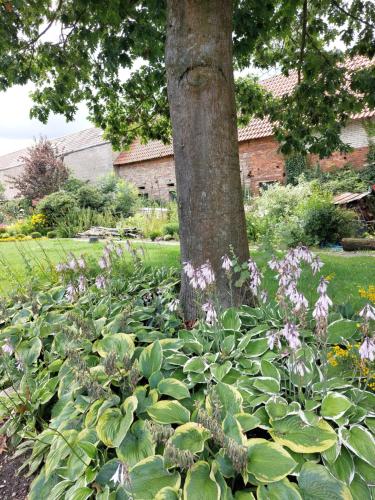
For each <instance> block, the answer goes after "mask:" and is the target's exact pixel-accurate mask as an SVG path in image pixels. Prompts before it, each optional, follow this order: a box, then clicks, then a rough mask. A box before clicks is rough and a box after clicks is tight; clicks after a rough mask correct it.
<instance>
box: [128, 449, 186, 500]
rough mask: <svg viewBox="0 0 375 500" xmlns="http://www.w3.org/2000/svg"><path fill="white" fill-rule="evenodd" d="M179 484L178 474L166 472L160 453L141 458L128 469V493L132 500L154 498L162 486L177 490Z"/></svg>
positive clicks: (153, 499)
mask: <svg viewBox="0 0 375 500" xmlns="http://www.w3.org/2000/svg"><path fill="white" fill-rule="evenodd" d="M180 484H181V477H180V474H179V473H178V472H177V471H174V472H168V470H167V469H166V468H165V467H164V460H163V457H161V456H160V455H156V456H154V457H149V458H146V459H144V460H141V461H140V462H138V463H137V465H135V466H134V467H132V468H131V469H130V481H129V494H130V495H131V496H132V497H133V498H134V500H155V497H156V495H157V494H158V492H159V491H160V490H162V489H163V488H166V487H170V488H172V489H173V490H175V491H178V489H179V488H180Z"/></svg>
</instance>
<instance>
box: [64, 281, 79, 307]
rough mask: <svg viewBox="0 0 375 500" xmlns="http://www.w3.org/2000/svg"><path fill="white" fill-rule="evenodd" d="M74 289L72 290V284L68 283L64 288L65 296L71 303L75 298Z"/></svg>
mask: <svg viewBox="0 0 375 500" xmlns="http://www.w3.org/2000/svg"><path fill="white" fill-rule="evenodd" d="M76 293H77V291H76V289H75V288H74V285H73V283H68V286H67V287H66V293H65V296H66V298H67V300H68V301H69V302H73V300H74V298H75V296H76Z"/></svg>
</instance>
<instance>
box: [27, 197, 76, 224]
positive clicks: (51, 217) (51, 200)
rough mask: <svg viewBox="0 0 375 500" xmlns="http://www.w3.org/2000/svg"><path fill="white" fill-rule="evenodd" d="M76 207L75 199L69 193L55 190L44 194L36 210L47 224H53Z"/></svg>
mask: <svg viewBox="0 0 375 500" xmlns="http://www.w3.org/2000/svg"><path fill="white" fill-rule="evenodd" d="M76 208H77V199H76V198H75V196H73V195H72V194H71V193H67V192H65V191H57V192H56V193H52V194H49V195H48V196H45V197H44V198H43V199H42V200H41V201H40V202H39V203H38V204H37V206H36V212H37V213H41V214H43V215H44V216H45V217H46V223H47V225H48V226H50V227H51V226H55V225H56V224H57V222H58V221H60V220H61V219H63V218H64V217H66V216H67V214H69V213H70V212H72V211H74V210H75V209H76Z"/></svg>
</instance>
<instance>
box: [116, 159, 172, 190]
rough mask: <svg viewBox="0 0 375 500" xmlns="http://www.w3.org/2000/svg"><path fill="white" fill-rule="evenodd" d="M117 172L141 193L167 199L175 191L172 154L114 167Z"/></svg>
mask: <svg viewBox="0 0 375 500" xmlns="http://www.w3.org/2000/svg"><path fill="white" fill-rule="evenodd" d="M115 169H116V172H117V174H118V175H119V176H120V177H122V178H123V179H126V180H127V181H129V182H131V183H132V184H134V185H135V186H136V187H137V188H138V189H139V192H140V194H141V195H144V196H148V197H150V198H161V199H164V200H168V199H170V198H171V197H172V196H173V193H174V192H175V191H176V176H175V171H174V159H173V156H167V157H165V158H156V159H153V160H146V161H142V162H139V163H130V164H127V165H121V166H120V167H115Z"/></svg>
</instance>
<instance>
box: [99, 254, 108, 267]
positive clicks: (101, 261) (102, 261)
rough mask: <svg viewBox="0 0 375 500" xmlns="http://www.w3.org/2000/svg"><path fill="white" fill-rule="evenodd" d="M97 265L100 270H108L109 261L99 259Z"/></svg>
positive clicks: (103, 258) (102, 258)
mask: <svg viewBox="0 0 375 500" xmlns="http://www.w3.org/2000/svg"><path fill="white" fill-rule="evenodd" d="M98 264H99V267H100V269H108V268H109V261H108V259H106V257H100V259H99V262H98Z"/></svg>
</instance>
